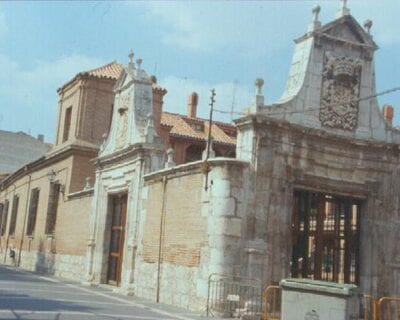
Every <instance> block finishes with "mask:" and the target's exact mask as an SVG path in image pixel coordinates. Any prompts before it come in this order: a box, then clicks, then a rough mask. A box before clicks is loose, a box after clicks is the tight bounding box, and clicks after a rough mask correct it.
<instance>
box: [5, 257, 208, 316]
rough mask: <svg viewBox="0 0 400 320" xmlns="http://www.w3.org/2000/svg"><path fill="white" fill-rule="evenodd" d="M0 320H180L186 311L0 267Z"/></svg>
mask: <svg viewBox="0 0 400 320" xmlns="http://www.w3.org/2000/svg"><path fill="white" fill-rule="evenodd" d="M0 319H46V320H47V319H54V320H65V319H68V320H78V319H79V320H80V319H91V320H94V319H96V320H97V319H114V320H115V319H123V320H128V319H143V320H152V319H180V320H192V319H200V317H198V316H196V315H194V314H191V313H190V312H188V311H187V310H182V309H177V308H173V307H170V306H165V305H160V304H156V303H153V302H149V301H146V300H143V299H138V298H134V297H127V296H123V295H118V294H115V293H113V292H112V290H111V289H109V288H103V287H100V288H99V287H87V286H83V285H80V284H78V283H73V282H66V281H63V280H60V279H58V278H55V277H47V276H41V275H38V274H35V273H32V272H27V271H23V270H20V269H16V268H14V267H9V266H4V265H0Z"/></svg>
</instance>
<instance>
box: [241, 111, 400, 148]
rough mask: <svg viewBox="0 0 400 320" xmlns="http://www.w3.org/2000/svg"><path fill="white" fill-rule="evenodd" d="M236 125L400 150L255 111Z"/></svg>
mask: <svg viewBox="0 0 400 320" xmlns="http://www.w3.org/2000/svg"><path fill="white" fill-rule="evenodd" d="M234 122H235V124H236V126H237V127H238V129H239V131H240V130H246V129H248V128H255V129H256V130H258V129H261V128H262V127H263V126H269V127H273V128H275V129H279V130H282V131H283V130H287V131H291V132H293V133H297V134H302V135H304V134H308V135H310V136H314V137H318V138H322V139H325V140H332V141H334V142H335V143H336V144H338V143H339V144H340V143H344V144H352V145H354V146H357V147H365V148H375V149H385V150H388V149H391V150H393V151H396V152H399V151H400V144H397V143H387V142H381V141H377V140H364V139H358V138H354V137H347V136H342V135H337V134H333V133H330V132H327V131H325V130H322V129H316V128H310V127H305V126H302V125H299V124H294V123H290V122H288V121H286V120H280V119H275V118H272V117H269V116H268V115H266V114H261V113H256V114H250V115H248V116H245V117H242V118H240V119H237V120H234Z"/></svg>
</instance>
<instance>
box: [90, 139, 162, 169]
mask: <svg viewBox="0 0 400 320" xmlns="http://www.w3.org/2000/svg"><path fill="white" fill-rule="evenodd" d="M150 151H153V152H154V151H156V152H160V153H161V152H164V150H163V149H162V148H161V147H159V148H157V147H154V146H150V145H147V144H144V143H137V144H133V145H131V146H128V147H127V148H124V149H121V150H118V151H116V152H113V153H110V154H108V155H105V156H99V157H97V158H96V159H94V160H93V161H94V164H95V166H96V167H97V169H101V168H103V167H106V166H111V165H114V164H117V163H121V162H124V161H126V160H132V159H134V158H140V157H142V156H146V155H147V154H148V153H149V152H150Z"/></svg>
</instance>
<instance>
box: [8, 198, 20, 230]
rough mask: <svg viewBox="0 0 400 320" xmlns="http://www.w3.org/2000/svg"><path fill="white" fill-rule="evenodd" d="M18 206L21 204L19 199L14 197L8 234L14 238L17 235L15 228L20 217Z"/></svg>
mask: <svg viewBox="0 0 400 320" xmlns="http://www.w3.org/2000/svg"><path fill="white" fill-rule="evenodd" d="M18 204H19V197H18V196H14V198H13V206H12V211H11V220H10V229H9V230H8V234H9V235H10V236H13V235H14V233H15V226H16V224H17V215H18Z"/></svg>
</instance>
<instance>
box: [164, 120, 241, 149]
mask: <svg viewBox="0 0 400 320" xmlns="http://www.w3.org/2000/svg"><path fill="white" fill-rule="evenodd" d="M161 126H164V127H168V130H169V134H170V135H171V136H177V137H182V138H189V139H195V140H203V141H206V140H207V138H208V128H209V121H208V120H205V119H201V118H189V117H187V116H185V115H181V114H176V113H170V112H163V113H162V115H161ZM228 133H229V134H228ZM211 135H212V137H213V141H214V142H216V143H223V144H229V145H235V144H236V137H235V136H236V127H235V126H233V125H231V124H228V123H224V122H219V121H215V122H213V124H212V128H211Z"/></svg>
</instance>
